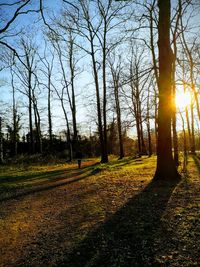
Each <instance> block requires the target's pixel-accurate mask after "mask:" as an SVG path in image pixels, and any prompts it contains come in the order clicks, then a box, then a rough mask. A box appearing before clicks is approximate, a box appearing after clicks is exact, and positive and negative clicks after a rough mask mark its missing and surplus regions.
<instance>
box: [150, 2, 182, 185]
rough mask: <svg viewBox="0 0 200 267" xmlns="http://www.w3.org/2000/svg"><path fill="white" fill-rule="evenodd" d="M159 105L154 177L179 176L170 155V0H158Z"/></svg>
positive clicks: (161, 178)
mask: <svg viewBox="0 0 200 267" xmlns="http://www.w3.org/2000/svg"><path fill="white" fill-rule="evenodd" d="M158 7H159V21H158V50H159V83H158V91H159V107H158V147H157V167H156V172H155V176H154V179H160V180H165V179H166V180H174V179H176V178H178V177H179V175H178V172H177V169H176V165H175V162H174V160H173V156H172V137H171V119H172V82H171V73H172V55H171V49H170V0H158Z"/></svg>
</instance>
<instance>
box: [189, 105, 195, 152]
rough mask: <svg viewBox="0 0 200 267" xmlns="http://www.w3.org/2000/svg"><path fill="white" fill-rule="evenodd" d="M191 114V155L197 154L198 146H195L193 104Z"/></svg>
mask: <svg viewBox="0 0 200 267" xmlns="http://www.w3.org/2000/svg"><path fill="white" fill-rule="evenodd" d="M190 112H191V153H192V154H195V151H196V144H195V132H194V104H193V103H191V106H190Z"/></svg>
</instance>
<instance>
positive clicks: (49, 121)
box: [47, 73, 53, 146]
mask: <svg viewBox="0 0 200 267" xmlns="http://www.w3.org/2000/svg"><path fill="white" fill-rule="evenodd" d="M47 101H48V104H47V106H48V125H49V129H48V131H49V141H50V146H52V144H53V134H52V116H51V74H50V73H48V100H47Z"/></svg>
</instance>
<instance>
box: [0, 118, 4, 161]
mask: <svg viewBox="0 0 200 267" xmlns="http://www.w3.org/2000/svg"><path fill="white" fill-rule="evenodd" d="M3 161H4V160H3V133H2V118H1V117H0V164H2V163H3Z"/></svg>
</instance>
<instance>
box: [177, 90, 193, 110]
mask: <svg viewBox="0 0 200 267" xmlns="http://www.w3.org/2000/svg"><path fill="white" fill-rule="evenodd" d="M175 103H176V107H177V108H179V109H184V108H186V107H188V106H189V105H190V104H191V94H190V93H189V92H184V91H178V92H177V93H176V99H175Z"/></svg>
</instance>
